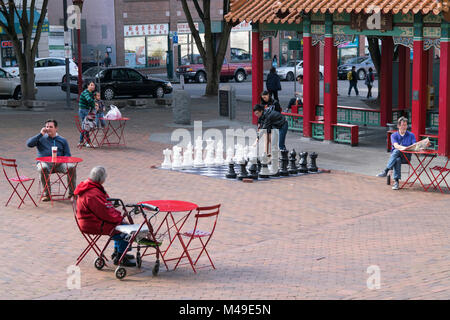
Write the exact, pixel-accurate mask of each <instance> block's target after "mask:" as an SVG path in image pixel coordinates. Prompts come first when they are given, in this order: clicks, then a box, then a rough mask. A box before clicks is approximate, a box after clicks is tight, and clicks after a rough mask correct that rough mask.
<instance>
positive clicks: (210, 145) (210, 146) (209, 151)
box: [205, 139, 215, 167]
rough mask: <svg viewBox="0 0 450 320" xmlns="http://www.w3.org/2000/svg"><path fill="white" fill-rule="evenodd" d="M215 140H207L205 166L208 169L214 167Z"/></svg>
mask: <svg viewBox="0 0 450 320" xmlns="http://www.w3.org/2000/svg"><path fill="white" fill-rule="evenodd" d="M214 163H215V159H214V140H212V139H208V140H206V156H205V165H206V166H207V167H212V166H214Z"/></svg>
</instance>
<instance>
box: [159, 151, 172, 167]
mask: <svg viewBox="0 0 450 320" xmlns="http://www.w3.org/2000/svg"><path fill="white" fill-rule="evenodd" d="M163 155H164V162H163V163H162V164H161V168H163V169H171V168H172V161H171V160H170V156H171V155H172V150H170V149H164V151H163Z"/></svg>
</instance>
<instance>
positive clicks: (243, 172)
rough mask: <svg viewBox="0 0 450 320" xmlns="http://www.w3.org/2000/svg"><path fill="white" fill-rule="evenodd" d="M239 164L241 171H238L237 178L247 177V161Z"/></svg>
mask: <svg viewBox="0 0 450 320" xmlns="http://www.w3.org/2000/svg"><path fill="white" fill-rule="evenodd" d="M239 165H240V166H241V172H239V174H238V176H237V178H238V179H239V180H243V179H246V178H248V172H247V168H246V167H247V161H244V162H242V163H240V164H239Z"/></svg>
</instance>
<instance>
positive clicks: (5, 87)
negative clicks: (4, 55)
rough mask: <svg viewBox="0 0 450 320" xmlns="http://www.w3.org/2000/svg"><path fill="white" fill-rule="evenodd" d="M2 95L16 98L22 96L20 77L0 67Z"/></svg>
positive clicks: (0, 91) (18, 98)
mask: <svg viewBox="0 0 450 320" xmlns="http://www.w3.org/2000/svg"><path fill="white" fill-rule="evenodd" d="M0 96H6V97H8V98H11V97H12V98H13V99H15V100H20V99H21V98H22V91H21V89H20V78H19V77H15V76H13V75H12V74H11V73H9V72H7V71H5V70H3V69H1V68H0Z"/></svg>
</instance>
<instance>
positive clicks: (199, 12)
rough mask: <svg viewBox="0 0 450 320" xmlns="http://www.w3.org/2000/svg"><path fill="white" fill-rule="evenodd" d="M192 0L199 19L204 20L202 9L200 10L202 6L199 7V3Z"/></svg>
mask: <svg viewBox="0 0 450 320" xmlns="http://www.w3.org/2000/svg"><path fill="white" fill-rule="evenodd" d="M192 2H194V6H195V9H196V10H197V13H198V16H199V17H200V19H202V21H203V22H204V20H205V15H204V13H203V11H202V8H200V5H199V4H198V1H197V0H192Z"/></svg>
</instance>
